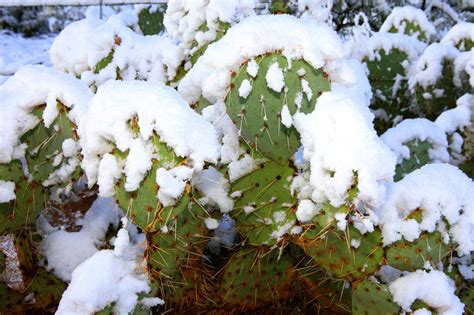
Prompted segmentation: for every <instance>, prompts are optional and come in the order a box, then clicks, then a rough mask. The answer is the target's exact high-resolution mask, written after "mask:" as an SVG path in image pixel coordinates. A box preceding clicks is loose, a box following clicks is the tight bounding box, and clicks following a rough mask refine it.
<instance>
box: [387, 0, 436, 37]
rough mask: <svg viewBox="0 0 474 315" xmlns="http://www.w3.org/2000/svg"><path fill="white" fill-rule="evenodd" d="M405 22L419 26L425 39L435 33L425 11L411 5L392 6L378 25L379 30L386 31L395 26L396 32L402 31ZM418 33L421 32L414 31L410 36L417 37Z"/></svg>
mask: <svg viewBox="0 0 474 315" xmlns="http://www.w3.org/2000/svg"><path fill="white" fill-rule="evenodd" d="M407 23H413V24H414V25H416V26H419V27H420V29H421V31H422V32H423V33H424V35H425V37H426V38H427V39H430V38H431V37H433V36H434V35H435V34H436V29H435V28H434V26H433V24H431V22H430V21H429V20H428V18H427V16H426V14H425V12H424V11H423V10H420V9H417V8H415V7H412V6H405V7H395V8H393V10H392V12H391V13H390V15H389V16H387V18H386V19H385V21H384V22H383V24H382V26H381V27H380V32H388V31H390V29H391V28H395V29H396V30H397V32H398V33H404V32H405V28H406V26H407ZM418 35H421V34H417V33H415V34H412V35H411V36H415V37H417V36H418Z"/></svg>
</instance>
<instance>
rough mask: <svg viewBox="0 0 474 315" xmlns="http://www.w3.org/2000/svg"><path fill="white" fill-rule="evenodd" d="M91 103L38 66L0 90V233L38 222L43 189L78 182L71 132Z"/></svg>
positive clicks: (77, 86)
mask: <svg viewBox="0 0 474 315" xmlns="http://www.w3.org/2000/svg"><path fill="white" fill-rule="evenodd" d="M25 86H27V87H28V89H27V90H26V91H25ZM91 97H92V93H91V92H90V90H89V89H88V88H87V86H85V85H84V84H83V83H82V82H80V81H79V80H77V79H76V78H74V77H72V76H70V75H68V74H64V73H61V72H59V71H56V70H53V69H50V68H45V67H42V66H29V67H24V68H22V69H21V70H20V71H18V72H17V73H16V74H15V75H14V76H13V77H12V78H10V79H9V80H8V81H7V82H6V83H5V84H3V85H2V86H1V87H0V98H1V99H2V101H1V104H0V105H1V106H2V110H1V112H0V118H1V120H2V124H1V125H0V133H1V134H2V138H3V139H2V142H1V143H0V146H1V147H0V151H1V153H0V163H1V164H0V170H1V171H0V183H1V185H0V187H1V189H0V191H1V194H0V202H1V213H0V216H1V217H2V221H1V222H2V223H1V228H0V232H1V233H3V232H11V231H14V230H16V229H18V228H19V227H21V226H23V225H25V224H28V223H31V222H33V221H34V220H35V219H36V217H37V215H38V213H39V212H40V211H41V209H42V208H43V207H44V204H45V201H46V195H45V191H44V189H45V187H49V186H53V185H62V186H65V185H68V184H69V181H70V180H71V178H74V177H75V178H78V176H79V174H80V167H79V163H80V156H79V150H80V147H79V144H78V138H77V135H76V133H75V130H76V126H77V125H78V124H80V121H81V118H82V116H83V114H84V112H85V111H86V109H87V105H88V101H89V100H90V98H91ZM21 161H23V162H21Z"/></svg>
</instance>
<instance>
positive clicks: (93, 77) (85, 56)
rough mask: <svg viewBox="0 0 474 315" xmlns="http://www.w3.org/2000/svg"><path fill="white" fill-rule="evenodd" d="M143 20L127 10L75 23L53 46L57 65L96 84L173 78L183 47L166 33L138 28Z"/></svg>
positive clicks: (52, 58)
mask: <svg viewBox="0 0 474 315" xmlns="http://www.w3.org/2000/svg"><path fill="white" fill-rule="evenodd" d="M139 22H140V21H139V17H138V16H137V14H135V13H129V12H123V13H121V14H119V15H113V16H112V17H110V18H109V19H108V20H107V21H103V20H99V19H95V18H92V17H91V18H86V19H84V20H80V21H77V22H73V23H71V24H70V25H68V26H67V27H66V28H65V29H64V31H63V32H61V34H60V35H59V36H58V37H57V38H56V39H55V41H54V43H53V45H52V46H51V53H50V55H51V61H52V63H53V66H54V67H55V68H56V69H59V70H62V71H66V72H68V73H71V74H72V75H75V76H77V77H80V78H81V80H82V81H84V82H85V83H87V84H88V85H94V86H96V87H97V86H100V85H101V84H103V83H104V82H106V81H107V80H110V79H121V80H135V79H136V80H147V81H159V82H165V83H166V82H169V81H171V80H172V79H174V77H175V76H176V73H177V70H178V67H179V65H180V64H181V61H182V59H183V55H182V49H180V48H179V47H178V46H177V45H176V44H175V43H174V42H173V41H172V40H171V39H170V38H168V37H165V36H163V35H158V34H157V35H142V34H139V33H137V32H135V31H134V30H133V28H136V29H138V24H137V23H139Z"/></svg>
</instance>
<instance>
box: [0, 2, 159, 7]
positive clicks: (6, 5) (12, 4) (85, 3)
mask: <svg viewBox="0 0 474 315" xmlns="http://www.w3.org/2000/svg"><path fill="white" fill-rule="evenodd" d="M167 2H168V1H167V0H0V7H17V6H56V5H58V6H89V5H124V4H162V3H167Z"/></svg>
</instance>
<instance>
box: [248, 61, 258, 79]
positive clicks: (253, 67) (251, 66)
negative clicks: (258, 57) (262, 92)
mask: <svg viewBox="0 0 474 315" xmlns="http://www.w3.org/2000/svg"><path fill="white" fill-rule="evenodd" d="M247 73H248V74H249V76H251V77H252V78H255V77H256V76H257V74H258V63H257V62H256V61H255V59H253V58H252V59H250V61H249V62H248V63H247Z"/></svg>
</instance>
